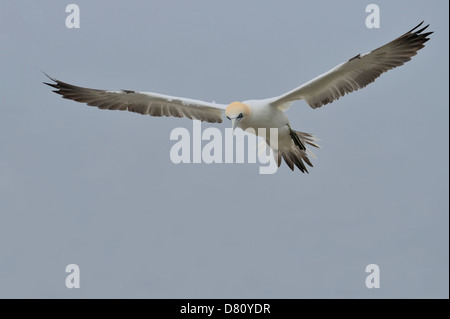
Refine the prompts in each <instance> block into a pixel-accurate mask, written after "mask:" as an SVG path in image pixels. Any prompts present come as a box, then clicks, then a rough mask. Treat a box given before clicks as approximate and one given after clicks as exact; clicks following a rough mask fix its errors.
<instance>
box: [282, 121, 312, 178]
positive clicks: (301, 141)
mask: <svg viewBox="0 0 450 319" xmlns="http://www.w3.org/2000/svg"><path fill="white" fill-rule="evenodd" d="M289 130H290V135H291V138H292V141H293V143H292V144H291V146H290V147H285V148H283V149H279V150H278V154H277V155H276V160H278V161H277V163H278V166H280V165H281V158H282V157H283V159H284V161H285V162H286V164H287V165H288V166H289V168H290V169H291V170H294V167H295V166H297V167H298V169H299V170H300V171H302V172H303V173H308V169H307V168H306V166H305V163H306V164H308V165H309V166H310V167H313V165H312V163H311V161H310V160H309V158H308V155H310V156H311V157H314V158H316V156H315V155H314V153H313V152H312V151H311V150H309V149H308V148H306V145H311V146H314V147H317V148H320V146H319V145H317V144H316V143H315V142H316V141H317V140H318V139H317V138H316V137H314V135H312V134H309V133H304V132H298V131H294V130H293V129H291V128H290V127H289ZM294 165H295V166H294Z"/></svg>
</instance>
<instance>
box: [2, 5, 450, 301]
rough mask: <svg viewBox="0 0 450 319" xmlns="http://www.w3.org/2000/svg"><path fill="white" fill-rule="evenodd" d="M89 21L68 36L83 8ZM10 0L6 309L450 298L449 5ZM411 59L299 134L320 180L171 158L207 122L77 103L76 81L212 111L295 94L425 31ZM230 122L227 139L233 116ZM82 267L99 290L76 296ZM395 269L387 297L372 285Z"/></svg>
mask: <svg viewBox="0 0 450 319" xmlns="http://www.w3.org/2000/svg"><path fill="white" fill-rule="evenodd" d="M69 3H76V4H78V5H79V7H80V10H81V28H80V29H68V28H66V26H65V19H66V16H67V15H68V14H67V13H66V12H65V8H66V5H67V4H69ZM370 3H371V2H364V1H356V0H355V1H308V2H306V1H220V2H218V1H207V0H204V1H181V0H180V1H103V0H97V1H81V0H77V1H73V2H68V1H11V0H8V1H6V0H0V79H1V92H2V94H1V98H0V256H1V258H0V297H2V298H10V297H33V298H50V297H52V298H53V297H58V298H81V297H87V298H91V297H95V298H97V297H106V298H112V297H114V298H131V297H137V298H144V297H145V298H244V297H245V298H312V297H321V298H336V297H339V298H392V297H397V298H411V297H416V298H417V297H424V298H431V297H437V298H444V297H445V298H448V297H449V293H448V291H449V290H448V289H449V226H448V225H449V197H448V192H449V177H448V176H449V155H448V154H449V138H448V137H449V120H448V116H449V102H448V101H449V100H448V99H449V94H448V92H449V91H448V85H449V83H448V82H449V80H448V79H449V63H448V59H449V42H448V37H449V34H448V27H449V22H448V21H449V17H448V2H447V1H436V0H435V1H427V2H424V1H411V0H408V1H376V2H375V3H377V4H378V5H379V7H380V10H381V28H379V29H368V28H366V26H365V19H366V16H367V13H366V12H365V8H366V5H367V4H370ZM422 20H425V22H426V23H430V24H431V26H430V30H432V31H435V33H434V34H433V35H432V36H431V40H430V41H429V42H428V43H427V44H426V47H425V48H424V49H423V50H421V51H420V52H419V54H418V55H417V56H416V57H414V58H413V59H412V61H410V62H409V63H407V64H406V65H404V66H402V67H400V68H397V69H395V70H393V71H390V72H388V73H387V74H384V75H382V76H381V78H379V79H378V80H377V81H376V82H375V83H374V84H371V85H370V86H368V87H367V88H365V89H364V90H361V91H358V92H356V93H352V94H350V95H348V96H345V97H343V98H341V99H340V100H339V101H336V102H334V103H332V104H330V105H327V106H324V107H322V108H321V109H319V110H312V109H311V108H309V106H307V104H306V103H305V102H304V101H299V102H296V103H294V104H293V106H292V107H291V108H290V109H289V111H288V115H289V117H290V121H291V124H292V127H293V128H294V129H296V130H300V131H304V132H310V133H313V134H315V135H316V136H318V137H319V138H320V139H321V141H320V145H321V146H322V149H320V150H318V151H315V153H316V155H317V156H318V158H317V159H313V164H314V168H311V169H310V174H309V175H307V174H302V173H300V172H299V171H298V170H296V171H295V172H291V171H290V169H289V168H288V167H287V166H286V165H285V164H283V165H282V167H281V168H280V169H279V170H278V172H277V173H276V174H274V175H259V174H258V168H259V165H258V164H211V165H207V164H181V165H175V164H173V163H172V162H171V160H170V157H169V154H170V149H171V147H172V145H173V144H174V143H175V142H174V141H171V140H170V139H169V136H170V132H171V131H172V130H173V129H174V128H177V127H185V128H187V129H188V130H189V131H192V122H191V121H190V120H188V119H168V118H151V117H148V116H141V115H138V114H134V113H126V112H112V111H101V110H98V109H96V108H91V107H88V106H85V105H83V104H80V103H76V102H73V101H68V100H63V99H61V98H60V96H58V95H56V94H54V93H52V92H51V88H49V87H47V86H45V85H43V84H42V82H43V81H46V77H45V76H44V75H43V74H42V73H41V71H45V72H47V73H48V74H50V75H52V76H54V77H56V78H58V79H60V80H63V81H66V82H69V83H73V84H76V85H81V86H86V87H92V88H102V89H132V90H141V91H151V92H158V93H163V94H169V95H175V96H182V97H190V98H195V99H201V100H205V101H216V102H220V103H229V102H232V101H239V100H246V99H258V98H266V97H271V96H275V95H279V94H282V93H284V92H286V91H288V90H291V89H293V88H294V87H296V86H298V85H300V84H302V83H304V82H306V81H308V80H310V79H312V78H314V77H315V76H317V75H319V74H321V73H323V72H325V71H327V70H329V69H330V68H332V67H334V66H335V65H337V64H338V63H341V62H343V61H345V60H348V59H349V58H351V57H353V56H355V55H356V54H358V53H365V52H368V51H370V50H372V49H375V48H377V47H378V46H380V45H383V44H385V43H387V42H389V41H390V40H393V39H394V38H396V37H397V36H399V35H401V34H403V33H404V32H406V31H408V30H410V29H411V28H413V27H414V26H416V25H417V24H418V23H419V22H421V21H422ZM213 126H214V127H217V128H220V130H221V131H222V132H224V131H225V128H227V127H229V126H230V123H229V121H225V122H224V123H222V124H220V125H210V124H202V127H204V128H206V127H213ZM68 264H77V265H79V267H80V270H81V288H80V289H71V290H69V289H67V288H66V286H65V279H66V275H67V274H66V273H65V268H66V266H67V265H68ZM368 264H377V265H378V266H379V267H380V271H381V277H380V279H381V288H379V289H368V288H366V286H365V279H366V276H367V275H368V274H367V273H365V268H366V266H367V265H368Z"/></svg>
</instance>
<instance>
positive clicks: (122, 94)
mask: <svg viewBox="0 0 450 319" xmlns="http://www.w3.org/2000/svg"><path fill="white" fill-rule="evenodd" d="M46 75H47V74H46ZM47 76H48V75H47ZM48 77H49V78H50V80H52V81H53V82H55V83H46V82H44V83H45V84H47V85H49V86H51V87H53V88H55V89H56V90H54V91H53V92H55V93H57V94H60V95H62V97H63V98H65V99H69V100H74V101H77V102H81V103H86V104H87V105H90V106H96V107H98V108H99V109H106V110H119V111H130V112H136V113H139V114H144V115H145V114H147V115H150V116H173V117H187V118H189V119H196V120H200V121H206V122H210V123H221V122H222V115H223V110H224V109H225V107H226V106H225V105H222V104H215V103H208V102H203V101H199V100H192V99H186V98H181V97H174V96H168V95H162V94H157V93H146V92H135V91H128V90H121V91H106V90H97V89H88V88H83V87H79V86H75V85H72V84H68V83H65V82H62V81H59V80H56V79H54V78H52V77H50V76H48Z"/></svg>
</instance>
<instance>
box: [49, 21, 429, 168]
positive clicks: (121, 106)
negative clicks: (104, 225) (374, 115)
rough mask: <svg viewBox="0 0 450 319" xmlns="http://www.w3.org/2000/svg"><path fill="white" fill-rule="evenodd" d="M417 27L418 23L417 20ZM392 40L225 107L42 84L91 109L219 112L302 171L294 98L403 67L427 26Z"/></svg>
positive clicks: (331, 95) (209, 115)
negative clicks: (277, 90) (285, 88)
mask: <svg viewBox="0 0 450 319" xmlns="http://www.w3.org/2000/svg"><path fill="white" fill-rule="evenodd" d="M422 23H423V22H422ZM422 23H421V24H419V25H418V26H416V27H415V28H414V29H412V30H410V31H408V32H407V33H405V34H403V35H402V36H400V37H398V38H397V39H395V40H393V41H391V42H389V43H388V44H386V45H384V46H382V47H380V48H378V49H376V50H374V51H372V52H369V53H367V54H364V55H361V54H358V55H356V56H355V57H353V58H351V59H350V60H348V61H347V62H344V63H341V64H339V65H338V66H336V67H335V68H333V69H331V70H330V71H328V72H326V73H324V74H322V75H320V76H318V77H316V78H315V79H313V80H311V81H309V82H307V83H305V84H303V85H301V86H299V87H297V88H295V89H293V90H291V91H289V92H287V93H285V94H282V95H280V96H277V97H273V98H269V99H263V100H248V101H243V102H233V103H231V104H228V105H225V104H216V103H209V102H204V101H200V100H193V99H187V98H180V97H173V96H167V95H162V94H157V93H145V92H135V91H130V90H122V91H105V90H96V89H88V88H83V87H78V86H74V85H71V84H68V83H64V82H62V81H58V80H56V79H54V78H51V77H49V78H50V79H51V80H53V81H54V82H55V83H46V84H48V85H50V86H52V87H53V88H55V89H57V91H54V92H56V93H58V94H60V95H62V96H63V98H66V99H71V100H74V101H77V102H83V103H87V104H88V105H90V106H97V107H98V108H100V109H109V110H122V111H125V110H128V111H131V112H136V113H140V114H148V115H150V116H173V117H187V118H189V119H198V120H201V121H207V122H211V123H220V122H222V114H223V112H224V111H225V115H226V117H227V118H228V119H230V120H231V122H232V126H233V129H235V128H241V129H243V130H248V129H253V130H254V132H258V129H266V136H263V137H264V138H265V140H266V142H267V144H268V145H269V146H270V147H271V148H272V150H273V151H274V155H275V159H276V160H277V163H278V166H279V165H280V164H281V158H283V159H284V160H285V162H286V163H287V165H288V166H289V167H290V168H291V169H292V170H294V167H295V166H297V168H299V169H300V170H301V171H302V172H308V170H307V169H306V166H305V164H304V163H306V164H308V165H309V166H311V167H312V164H311V162H310V160H309V158H308V153H309V150H308V149H307V147H306V146H307V145H310V146H314V147H318V145H317V144H315V143H314V141H315V138H314V137H313V136H312V135H311V134H308V133H303V132H297V131H294V130H293V129H292V128H291V125H290V123H289V119H288V117H287V115H286V110H287V109H288V108H289V107H290V105H291V104H292V103H293V102H294V101H296V100H305V101H306V102H307V103H308V104H309V105H310V106H311V107H312V108H314V109H315V108H318V107H321V106H322V105H325V104H328V103H331V102H333V101H334V100H337V99H339V98H340V97H342V96H344V95H345V94H347V93H350V92H353V91H356V90H358V89H361V88H363V87H365V86H366V85H368V84H369V83H372V82H373V81H375V79H376V78H378V77H379V76H380V75H381V74H382V73H384V72H386V71H388V70H390V69H393V68H395V67H397V66H400V65H403V64H404V63H405V62H407V61H409V60H410V59H411V57H412V56H414V55H416V54H417V51H418V50H420V49H421V48H423V47H424V43H425V42H427V41H428V40H429V38H428V36H429V35H430V34H432V32H426V33H423V31H424V30H425V29H426V28H427V27H428V26H426V27H424V28H422V29H420V30H417V29H418V28H419V26H420V25H422ZM271 129H277V131H278V140H277V143H271V140H270V136H269V134H270V130H271ZM275 145H276V146H275Z"/></svg>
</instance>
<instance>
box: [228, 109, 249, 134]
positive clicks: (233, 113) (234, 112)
mask: <svg viewBox="0 0 450 319" xmlns="http://www.w3.org/2000/svg"><path fill="white" fill-rule="evenodd" d="M249 114H250V107H249V106H248V105H247V104H244V103H242V102H233V103H231V104H230V105H228V106H227V108H226V109H225V115H226V117H227V118H228V119H229V120H231V126H232V128H233V131H234V129H235V128H236V127H239V122H240V121H241V120H242V119H243V118H244V117H245V116H247V115H249Z"/></svg>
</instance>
